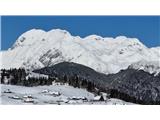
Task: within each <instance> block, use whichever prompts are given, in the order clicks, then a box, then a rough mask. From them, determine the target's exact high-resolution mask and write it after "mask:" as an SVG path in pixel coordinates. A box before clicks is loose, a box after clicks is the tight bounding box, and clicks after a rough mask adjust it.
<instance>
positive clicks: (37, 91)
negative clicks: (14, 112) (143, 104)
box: [0, 84, 133, 105]
mask: <svg viewBox="0 0 160 120" xmlns="http://www.w3.org/2000/svg"><path fill="white" fill-rule="evenodd" d="M0 88H1V92H0V104H2V105H19V104H20V105H33V104H38V105H44V104H56V105H57V104H58V105H65V104H71V105H73V104H76V105H79V104H86V105H90V104H93V105H95V104H97V105H100V104H103V105H132V104H133V103H129V102H125V101H123V100H119V99H114V98H111V99H108V100H107V101H96V102H94V101H92V100H93V99H94V94H92V93H90V92H88V91H86V90H85V89H79V88H73V87H71V86H66V85H50V86H38V87H24V86H14V85H3V84H0ZM8 89H9V90H10V91H11V92H12V93H4V91H6V90H8ZM44 90H45V91H46V92H44ZM49 91H50V92H55V93H56V92H58V93H61V95H60V96H54V95H52V94H49V93H50V92H49ZM28 96H30V98H28ZM73 97H74V98H76V97H77V98H84V97H85V98H87V100H88V101H83V100H71V98H73Z"/></svg>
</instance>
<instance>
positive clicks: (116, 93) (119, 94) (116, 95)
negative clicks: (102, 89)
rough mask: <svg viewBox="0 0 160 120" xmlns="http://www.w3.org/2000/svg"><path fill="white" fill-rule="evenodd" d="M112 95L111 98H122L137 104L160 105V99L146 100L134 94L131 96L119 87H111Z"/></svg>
mask: <svg viewBox="0 0 160 120" xmlns="http://www.w3.org/2000/svg"><path fill="white" fill-rule="evenodd" d="M110 97H111V98H118V99H121V100H124V101H126V102H132V103H137V104H143V105H160V101H145V100H140V99H137V98H135V97H133V96H130V95H128V94H126V93H123V92H120V91H118V90H117V89H110Z"/></svg>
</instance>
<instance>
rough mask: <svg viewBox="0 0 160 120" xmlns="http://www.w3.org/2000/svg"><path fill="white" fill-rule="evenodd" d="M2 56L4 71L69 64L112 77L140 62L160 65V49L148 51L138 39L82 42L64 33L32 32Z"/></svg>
mask: <svg viewBox="0 0 160 120" xmlns="http://www.w3.org/2000/svg"><path fill="white" fill-rule="evenodd" d="M0 56H1V57H2V65H1V68H6V69H9V68H20V67H24V68H26V69H31V70H33V69H38V68H42V67H46V66H51V65H54V64H57V63H60V62H63V61H68V62H75V63H79V64H82V65H86V66H88V67H91V68H93V69H94V70H96V71H98V72H102V73H105V74H110V73H117V72H119V71H120V70H121V69H126V68H127V67H128V66H129V65H131V64H133V63H136V62H139V61H149V62H150V63H152V62H151V61H156V62H159V61H160V47H154V48H147V47H146V46H145V45H143V44H142V43H141V42H140V41H139V40H138V39H136V38H127V37H125V36H119V37H116V38H111V37H104V38H103V37H101V36H97V35H90V36H87V37H85V38H81V37H79V36H72V35H71V34H70V33H69V32H68V31H66V30H61V29H53V30H51V31H48V32H46V31H43V30H40V29H32V30H30V31H27V32H25V33H24V34H22V35H21V36H20V37H19V38H18V39H17V40H16V42H15V44H14V45H13V46H12V47H11V48H10V49H8V50H7V51H1V52H0ZM153 64H154V63H153ZM138 69H139V68H138ZM154 70H156V71H157V69H154ZM158 70H159V67H158ZM156 71H154V72H155V73H156ZM152 72H153V71H152Z"/></svg>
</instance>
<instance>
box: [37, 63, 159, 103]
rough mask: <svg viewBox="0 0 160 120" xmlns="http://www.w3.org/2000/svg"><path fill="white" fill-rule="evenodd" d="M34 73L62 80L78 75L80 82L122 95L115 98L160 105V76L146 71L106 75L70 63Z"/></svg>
mask: <svg viewBox="0 0 160 120" xmlns="http://www.w3.org/2000/svg"><path fill="white" fill-rule="evenodd" d="M34 72H37V73H41V74H46V75H49V76H55V75H56V76H57V77H58V78H62V77H64V75H67V77H68V78H71V77H72V76H74V75H77V76H78V77H79V78H80V80H83V79H86V80H89V81H92V82H93V83H94V84H96V85H97V86H98V87H99V88H102V89H103V90H106V91H110V90H116V91H118V92H119V93H121V95H120V94H119V93H118V94H116V95H113V97H116V98H120V99H123V100H126V101H129V102H136V103H141V104H160V74H157V75H156V76H155V75H154V74H150V73H149V72H145V71H144V70H136V69H133V68H128V69H126V70H121V71H120V72H118V73H116V74H110V75H105V74H102V73H98V72H96V71H94V70H93V69H91V68H89V67H86V66H83V65H80V64H76V63H68V62H63V63H59V64H56V65H54V66H52V67H46V68H42V69H40V70H35V71H34ZM122 94H123V95H122ZM128 96H129V97H128ZM133 98H134V99H133Z"/></svg>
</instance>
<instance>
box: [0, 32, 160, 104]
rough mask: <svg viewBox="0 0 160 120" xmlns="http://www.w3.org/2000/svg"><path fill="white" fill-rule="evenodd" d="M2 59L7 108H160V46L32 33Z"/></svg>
mask: <svg viewBox="0 0 160 120" xmlns="http://www.w3.org/2000/svg"><path fill="white" fill-rule="evenodd" d="M0 56H1V61H2V62H1V66H0V67H1V88H2V92H1V102H2V104H22V103H23V102H24V103H25V104H26V101H27V100H28V99H30V100H31V101H28V102H29V103H32V101H36V102H33V103H37V104H52V103H53V104H69V103H70V104H133V103H136V104H160V46H158V47H153V48H148V47H146V46H145V45H144V44H143V43H141V42H140V41H139V40H138V39H137V38H127V37H125V36H118V37H116V38H111V37H101V36H97V35H90V36H87V37H85V38H81V37H79V36H72V35H71V34H70V33H69V32H68V31H66V30H61V29H53V30H51V31H47V32H46V31H43V30H40V29H32V30H29V31H27V32H25V33H23V34H22V35H21V36H20V37H19V38H18V39H17V40H16V42H15V43H14V45H13V46H12V47H11V48H9V49H8V50H6V51H1V52H0ZM8 84H9V85H8ZM29 88H30V90H31V91H27V90H28V89H29ZM23 89H26V91H24V90H23ZM44 89H46V90H45V92H44V91H43V90H44ZM21 90H22V91H23V93H20V92H19V91H21ZM27 92H29V93H28V94H32V97H31V96H30V97H29V96H28V97H27V100H26V99H25V100H24V99H23V95H25V94H27ZM42 96H43V97H42ZM73 96H74V97H73ZM104 96H106V97H104ZM16 98H17V99H16ZM31 98H32V99H31ZM36 98H37V99H36ZM44 98H46V99H44ZM33 99H36V100H33ZM17 100H19V101H20V100H21V102H15V101H17ZM80 100H81V102H80ZM22 101H23V102H22Z"/></svg>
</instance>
